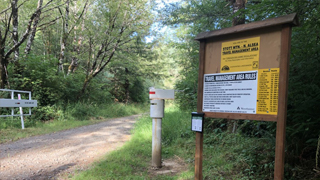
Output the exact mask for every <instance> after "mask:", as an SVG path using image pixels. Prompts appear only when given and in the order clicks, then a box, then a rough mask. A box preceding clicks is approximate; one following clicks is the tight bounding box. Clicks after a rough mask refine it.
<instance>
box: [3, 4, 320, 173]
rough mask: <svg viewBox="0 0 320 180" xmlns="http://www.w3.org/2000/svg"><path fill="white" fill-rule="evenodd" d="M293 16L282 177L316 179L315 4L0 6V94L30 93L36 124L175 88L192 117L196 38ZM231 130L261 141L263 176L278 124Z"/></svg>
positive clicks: (210, 126) (216, 124)
mask: <svg viewBox="0 0 320 180" xmlns="http://www.w3.org/2000/svg"><path fill="white" fill-rule="evenodd" d="M291 13H297V16H298V18H299V22H300V26H299V27H295V28H293V31H292V40H291V55H290V74H289V91H288V106H287V109H288V115H287V129H286V152H285V154H286V165H285V172H286V173H287V174H285V175H286V177H293V176H295V177H297V175H296V174H297V173H300V175H299V177H309V175H310V174H312V176H313V175H314V173H319V172H320V168H319V156H320V155H319V151H320V136H319V135H320V129H319V127H318V126H317V124H318V123H319V121H320V111H319V107H320V93H319V92H320V79H319V78H318V76H317V75H318V74H319V73H320V72H319V69H320V54H319V52H320V41H319V40H320V21H319V17H320V2H319V1H316V0H301V1H300V0H299V1H295V0H284V1H278V0H179V1H174V2H170V1H160V0H159V1H152V0H119V1H113V0H111V1H108V0H3V1H2V3H1V4H0V19H1V22H0V88H1V89H16V90H25V91H31V92H32V94H33V99H36V100H38V107H37V108H35V109H34V110H33V115H32V116H31V119H33V120H32V121H30V122H33V123H35V121H39V122H44V121H49V120H52V119H59V116H61V113H64V112H65V111H67V110H70V106H72V107H76V108H77V109H76V111H77V116H82V115H83V116H89V115H90V112H89V111H88V109H90V106H95V107H96V106H99V105H101V104H114V103H121V104H128V105H129V104H147V103H148V88H149V87H151V86H155V87H157V88H174V89H176V92H177V93H176V100H175V103H176V104H177V106H178V107H179V109H180V110H181V111H186V112H188V113H189V112H192V111H196V104H197V89H198V87H197V86H198V80H197V79H198V63H199V43H198V42H197V41H195V40H194V38H195V37H196V36H197V34H199V33H201V32H204V31H211V30H215V29H222V28H226V27H231V26H236V25H238V24H245V23H250V22H255V21H260V20H264V19H268V18H273V17H278V16H282V15H288V14H291ZM1 96H2V98H8V97H6V96H7V94H1ZM6 111H8V110H6V109H5V110H2V112H1V113H6ZM31 125H32V123H31V124H30V126H31ZM237 126H238V128H237V132H233V133H237V134H239V136H245V137H255V138H262V139H264V140H266V144H267V145H268V148H267V149H266V152H265V157H264V160H265V161H262V162H261V161H259V162H258V160H256V159H255V160H254V161H253V162H252V163H253V164H255V166H254V167H252V169H250V170H252V171H254V172H256V173H258V174H262V175H261V177H264V176H263V172H266V171H270V169H271V170H272V169H273V167H269V164H271V166H272V165H273V162H272V161H273V159H274V157H273V156H274V148H275V147H274V146H275V130H276V124H275V123H270V122H262V121H248V120H241V121H237ZM8 127H10V125H9V124H8V123H7V124H6V123H0V129H5V128H8ZM205 128H206V131H209V132H216V133H221V132H228V131H230V123H229V121H227V120H225V119H207V120H206V127H205ZM230 133H232V132H230ZM205 143H210V140H207V141H206V142H205ZM251 155H252V154H251ZM252 156H254V155H252ZM266 159H267V160H266ZM266 164H268V167H267V166H265V165H266ZM288 179H290V178H288ZM298 179H299V178H298Z"/></svg>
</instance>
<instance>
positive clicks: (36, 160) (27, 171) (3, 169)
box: [0, 115, 139, 180]
mask: <svg viewBox="0 0 320 180" xmlns="http://www.w3.org/2000/svg"><path fill="white" fill-rule="evenodd" d="M138 116H139V115H134V116H129V117H123V118H117V119H113V120H109V121H105V122H101V123H99V124H94V125H89V126H84V127H80V128H76V129H71V130H66V131H62V132H57V133H52V134H47V135H42V136H34V137H30V138H26V139H21V140H19V141H16V142H13V143H6V144H0V179H1V180H6V179H36V180H38V179H61V178H62V177H61V174H68V173H72V172H74V171H76V170H82V169H86V168H88V167H89V166H90V164H91V163H92V162H94V161H97V160H98V159H99V158H101V157H102V156H104V155H105V154H106V153H108V152H110V151H113V150H115V149H117V148H119V147H120V146H122V145H123V144H124V143H125V142H126V141H128V140H129V139H130V130H131V129H132V128H133V125H134V123H135V122H136V120H137V118H138Z"/></svg>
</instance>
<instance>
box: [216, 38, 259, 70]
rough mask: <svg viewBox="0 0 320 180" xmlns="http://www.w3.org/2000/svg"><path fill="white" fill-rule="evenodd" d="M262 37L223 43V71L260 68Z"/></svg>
mask: <svg viewBox="0 0 320 180" xmlns="http://www.w3.org/2000/svg"><path fill="white" fill-rule="evenodd" d="M259 51H260V37H254V38H248V39H241V40H236V41H229V42H224V43H222V48H221V69H220V70H221V73H225V72H240V71H251V70H258V68H259Z"/></svg>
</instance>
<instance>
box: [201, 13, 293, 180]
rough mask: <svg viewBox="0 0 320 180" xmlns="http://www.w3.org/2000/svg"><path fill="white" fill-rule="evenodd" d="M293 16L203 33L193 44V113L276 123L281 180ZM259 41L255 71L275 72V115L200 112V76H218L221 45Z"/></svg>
mask: <svg viewBox="0 0 320 180" xmlns="http://www.w3.org/2000/svg"><path fill="white" fill-rule="evenodd" d="M298 25H299V22H298V18H297V15H296V14H295V13H294V14H290V15H287V16H281V17H277V18H272V19H267V20H264V21H258V22H253V23H249V24H243V25H238V26H234V27H230V28H225V29H220V30H214V31H210V32H203V33H200V34H198V35H197V37H196V38H195V40H197V41H200V51H199V58H200V63H199V77H198V103H197V112H198V113H205V117H212V118H225V119H249V120H261V121H273V122H277V131H276V150H275V169H274V179H283V177H284V150H285V128H286V118H287V91H288V70H289V59H290V46H291V28H292V27H294V26H298ZM254 37H259V40H260V42H259V45H260V47H259V53H260V55H259V62H258V63H259V65H258V67H259V69H270V68H279V69H280V70H279V85H278V98H277V100H278V101H277V106H278V107H277V113H276V114H273V115H270V114H252V113H249V114H247V113H224V112H204V111H203V101H204V99H203V97H204V96H203V93H204V92H203V90H204V75H205V74H213V73H220V71H221V68H222V67H221V51H222V50H221V49H222V43H224V42H228V41H229V42H230V41H237V40H241V39H248V38H254ZM202 151H203V134H202V133H200V132H196V154H195V179H202V178H203V177H202Z"/></svg>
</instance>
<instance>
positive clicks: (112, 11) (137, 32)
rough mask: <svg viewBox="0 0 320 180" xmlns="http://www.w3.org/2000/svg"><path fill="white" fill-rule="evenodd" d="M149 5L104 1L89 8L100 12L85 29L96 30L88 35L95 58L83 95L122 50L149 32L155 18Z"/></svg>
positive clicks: (144, 0) (125, 0)
mask: <svg viewBox="0 0 320 180" xmlns="http://www.w3.org/2000/svg"><path fill="white" fill-rule="evenodd" d="M148 2H149V1H147V0H138V1H133V0H122V1H104V0H101V1H97V2H96V4H95V6H92V8H91V9H89V11H92V12H97V13H96V14H95V15H94V16H93V17H91V18H89V19H88V20H87V21H86V24H85V26H86V27H94V29H92V30H91V32H90V33H89V34H88V35H89V37H88V39H90V41H89V42H90V44H89V47H90V48H91V49H90V50H89V51H90V52H91V53H93V58H92V59H91V60H90V62H88V63H87V65H88V66H87V73H86V74H87V76H86V78H85V80H84V84H83V88H82V90H81V94H83V93H84V92H85V90H86V88H87V86H88V84H89V83H90V81H91V80H92V79H93V78H94V77H96V76H97V75H98V74H99V73H100V72H102V71H103V70H104V68H105V67H106V66H107V65H108V64H109V63H110V62H111V60H112V59H113V58H114V57H115V56H116V52H117V50H118V49H119V48H121V47H122V46H124V45H126V44H127V43H129V42H131V41H133V40H134V39H136V38H138V37H139V38H141V37H144V36H145V35H147V34H148V33H149V32H148V31H149V27H150V25H151V23H152V15H151V14H150V4H149V3H148ZM96 34H99V36H96ZM91 53H90V54H91ZM90 58H91V57H90ZM81 94H80V95H81Z"/></svg>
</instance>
